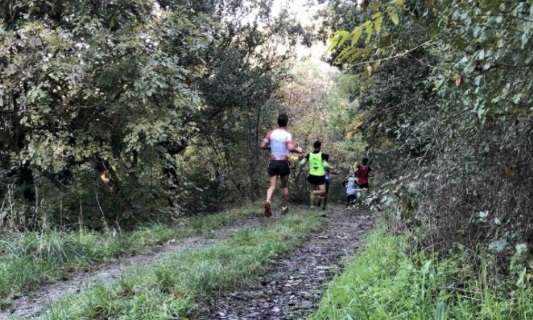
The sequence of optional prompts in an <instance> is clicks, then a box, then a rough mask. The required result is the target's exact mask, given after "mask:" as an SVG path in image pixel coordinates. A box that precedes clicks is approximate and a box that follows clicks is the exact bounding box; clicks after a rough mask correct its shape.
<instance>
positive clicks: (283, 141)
mask: <svg viewBox="0 0 533 320" xmlns="http://www.w3.org/2000/svg"><path fill="white" fill-rule="evenodd" d="M288 122H289V117H288V116H287V114H285V113H282V114H280V115H279V116H278V126H279V128H277V129H275V130H269V131H268V132H267V134H266V136H265V138H264V139H263V141H262V142H261V148H262V149H268V148H269V147H270V152H271V156H270V163H269V165H268V175H269V177H270V186H269V187H268V190H267V195H266V200H265V203H264V209H265V216H266V217H270V216H272V196H273V195H274V191H275V190H276V185H277V181H278V177H279V180H280V182H281V188H282V189H283V205H282V207H281V213H282V214H285V213H287V211H288V210H289V207H288V205H289V186H288V182H289V174H290V173H291V169H290V167H289V153H290V152H296V153H302V149H301V148H300V147H298V145H297V144H295V143H294V141H293V140H292V134H291V133H290V132H289V131H287V124H288Z"/></svg>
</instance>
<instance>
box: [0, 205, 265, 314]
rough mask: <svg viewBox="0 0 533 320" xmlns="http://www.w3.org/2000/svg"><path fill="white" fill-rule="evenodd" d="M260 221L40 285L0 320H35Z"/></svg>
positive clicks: (169, 244) (248, 221)
mask: <svg viewBox="0 0 533 320" xmlns="http://www.w3.org/2000/svg"><path fill="white" fill-rule="evenodd" d="M258 213H259V211H258ZM264 220H265V219H264V218H258V217H250V218H246V219H241V220H237V221H235V223H233V224H230V225H228V226H224V227H221V228H219V229H216V230H213V231H212V232H211V233H210V234H207V235H202V236H195V237H190V238H185V239H179V240H175V241H169V242H167V243H166V244H164V245H160V246H155V247H151V248H149V249H147V251H146V252H145V253H143V254H140V255H136V256H130V257H122V258H117V259H114V260H112V261H110V262H108V263H106V264H104V265H101V266H98V267H97V268H96V270H95V271H91V272H76V273H72V274H69V275H68V277H67V278H66V279H64V280H63V281H57V282H52V283H47V284H44V285H43V286H41V287H40V288H39V289H37V290H34V291H31V292H29V293H27V294H25V295H22V296H21V297H18V298H17V299H15V300H14V301H13V303H12V304H11V306H9V307H8V308H7V309H6V310H3V311H0V320H7V319H32V318H36V317H38V316H39V315H40V313H41V312H42V311H43V310H44V309H45V308H46V306H48V305H49V304H50V303H52V302H54V301H57V300H59V299H61V298H62V297H64V296H67V295H69V294H75V293H78V292H80V291H81V290H83V289H84V288H87V287H89V286H91V285H94V284H96V283H108V282H111V281H114V280H116V279H117V278H118V277H119V276H120V275H121V274H122V273H124V272H125V271H126V270H127V269H128V268H131V267H134V266H135V267H139V266H146V265H150V264H153V263H155V262H157V261H158V260H159V259H161V258H162V257H163V256H165V255H168V254H174V253H177V252H180V251H183V250H187V249H194V248H199V247H203V246H207V245H209V244H212V243H214V242H217V241H220V240H222V239H224V238H227V237H229V236H230V235H232V234H234V233H236V232H238V231H240V230H243V229H247V228H253V227H255V226H258V225H259V224H261V223H262V222H263V221H264Z"/></svg>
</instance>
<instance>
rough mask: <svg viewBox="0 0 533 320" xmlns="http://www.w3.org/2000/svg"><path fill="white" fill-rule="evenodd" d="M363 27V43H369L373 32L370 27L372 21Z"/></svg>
mask: <svg viewBox="0 0 533 320" xmlns="http://www.w3.org/2000/svg"><path fill="white" fill-rule="evenodd" d="M364 26H365V33H366V38H365V43H369V42H370V40H371V39H372V33H373V31H374V30H373V26H372V21H367V22H365V23H364Z"/></svg>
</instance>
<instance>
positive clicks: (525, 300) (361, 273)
mask: <svg viewBox="0 0 533 320" xmlns="http://www.w3.org/2000/svg"><path fill="white" fill-rule="evenodd" d="M408 248H409V247H408V245H407V243H406V240H405V238H403V237H396V236H392V235H390V234H387V233H386V232H384V231H383V230H379V231H376V232H374V233H373V234H371V235H370V236H369V238H368V239H367V241H366V244H365V246H364V248H363V250H362V252H361V253H360V254H359V255H358V256H357V257H355V258H354V259H353V261H352V262H351V263H350V264H349V265H348V267H347V268H346V270H345V271H344V272H343V273H342V274H341V275H340V276H338V277H337V278H336V279H335V280H334V281H333V282H332V283H331V284H330V287H329V288H328V289H327V291H326V292H325V294H324V297H323V299H322V302H321V304H320V308H319V310H318V311H317V312H316V313H315V314H314V315H313V317H312V319H314V320H318V319H328V320H334V319H339V320H340V319H342V320H350V319H368V320H370V319H372V320H378V319H420V320H422V319H424V320H427V319H436V320H445V319H472V320H473V319H476V320H477V319H480V320H482V319H487V320H488V319H491V320H492V319H523V320H526V319H533V304H532V303H530V302H531V301H533V289H532V288H531V287H522V288H519V287H516V286H515V285H514V281H512V280H510V279H505V278H501V277H500V279H499V280H498V281H496V280H493V281H492V282H491V283H489V282H490V281H487V277H488V276H487V274H486V272H490V268H485V269H484V270H485V271H483V268H482V270H481V271H480V272H475V271H474V270H475V269H474V268H472V266H470V265H468V263H466V262H465V261H463V260H464V259H462V258H461V257H460V256H457V255H451V256H450V257H448V258H445V259H438V258H437V257H435V256H432V255H431V254H428V253H427V252H415V253H413V252H409V250H408ZM490 277H492V278H493V279H496V278H497V277H496V276H495V275H494V274H491V275H490Z"/></svg>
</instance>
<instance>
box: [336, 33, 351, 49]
mask: <svg viewBox="0 0 533 320" xmlns="http://www.w3.org/2000/svg"><path fill="white" fill-rule="evenodd" d="M337 34H338V35H339V43H338V44H337V47H340V46H342V45H343V44H344V43H345V42H346V41H348V39H350V33H349V32H348V31H346V30H341V31H338V32H337Z"/></svg>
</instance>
